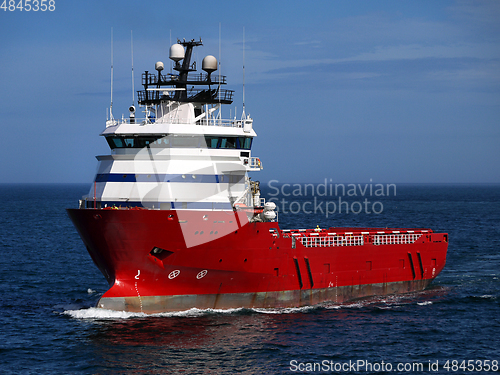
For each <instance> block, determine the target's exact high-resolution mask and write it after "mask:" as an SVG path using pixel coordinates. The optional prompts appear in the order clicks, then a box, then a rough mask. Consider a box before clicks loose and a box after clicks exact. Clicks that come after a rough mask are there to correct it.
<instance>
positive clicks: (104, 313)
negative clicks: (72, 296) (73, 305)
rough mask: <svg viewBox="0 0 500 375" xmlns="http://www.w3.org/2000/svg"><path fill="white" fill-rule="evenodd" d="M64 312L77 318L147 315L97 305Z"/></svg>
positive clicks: (125, 317) (121, 317)
mask: <svg viewBox="0 0 500 375" xmlns="http://www.w3.org/2000/svg"><path fill="white" fill-rule="evenodd" d="M63 314H66V315H69V316H71V317H72V318H75V319H129V318H137V317H145V316H147V315H146V314H144V313H133V312H126V311H114V310H106V309H99V308H97V307H90V308H88V309H81V310H66V311H64V312H63Z"/></svg>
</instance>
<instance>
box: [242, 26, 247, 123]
mask: <svg viewBox="0 0 500 375" xmlns="http://www.w3.org/2000/svg"><path fill="white" fill-rule="evenodd" d="M245 116H246V115H245V26H243V112H242V113H241V119H242V120H243V119H245Z"/></svg>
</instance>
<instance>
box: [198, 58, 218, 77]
mask: <svg viewBox="0 0 500 375" xmlns="http://www.w3.org/2000/svg"><path fill="white" fill-rule="evenodd" d="M201 68H202V69H203V70H204V71H205V72H207V73H212V72H215V71H216V70H217V59H216V58H215V57H214V56H212V55H208V56H205V58H204V59H203V62H202V63H201Z"/></svg>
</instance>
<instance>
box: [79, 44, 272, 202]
mask: <svg viewBox="0 0 500 375" xmlns="http://www.w3.org/2000/svg"><path fill="white" fill-rule="evenodd" d="M199 45H201V41H194V40H192V41H189V42H186V41H184V42H178V43H177V44H174V45H173V46H172V47H171V49H170V57H171V59H172V60H173V61H174V63H175V66H174V70H176V71H178V72H179V74H178V75H174V74H167V75H163V74H162V71H163V69H164V65H163V63H161V62H157V63H156V65H155V69H156V71H157V73H156V74H151V73H148V71H146V72H145V73H144V74H143V76H142V83H143V86H144V90H141V91H138V98H139V104H140V105H141V107H142V109H143V113H144V114H145V117H144V118H136V117H135V107H133V106H132V107H130V117H129V118H127V119H122V120H115V119H113V118H112V116H111V119H110V120H108V121H107V123H106V129H105V130H104V131H103V132H102V133H101V135H102V136H104V137H105V138H106V140H107V142H108V144H109V146H110V148H111V154H110V155H101V156H97V159H98V161H99V165H98V170H97V174H96V177H95V182H94V184H93V186H92V188H91V191H90V193H89V195H88V196H87V197H84V200H83V201H82V202H81V205H82V206H85V207H88V208H90V207H97V208H99V207H100V208H104V207H114V206H116V207H119V206H121V207H144V208H154V209H176V210H177V209H180V210H182V209H194V210H196V209H202V210H207V209H209V210H233V208H234V207H235V205H243V206H250V207H253V206H254V205H255V203H256V202H255V200H256V199H255V198H256V197H257V198H258V195H259V192H258V184H255V183H253V182H252V181H251V180H250V179H249V178H248V175H247V172H248V171H259V170H260V169H262V164H261V162H260V159H258V158H256V157H252V156H251V145H252V140H253V138H254V137H256V135H257V134H256V133H255V131H254V130H253V127H252V119H251V118H250V116H246V117H244V118H242V119H240V120H237V119H235V118H234V119H222V118H221V111H220V109H221V105H223V104H230V103H232V95H233V92H232V91H231V90H225V89H222V88H221V85H223V84H225V77H224V76H220V75H219V76H216V75H214V76H213V77H212V76H211V73H212V72H213V71H215V70H217V60H216V59H215V57H213V56H207V57H205V59H204V60H203V69H204V70H205V72H206V73H201V74H194V75H189V76H188V73H189V72H194V71H195V70H196V69H195V66H196V63H193V64H192V65H191V63H190V57H191V52H192V49H193V47H195V46H199ZM200 86H204V88H199V87H200ZM257 201H258V202H257V203H258V204H257V206H261V202H260V200H259V199H257Z"/></svg>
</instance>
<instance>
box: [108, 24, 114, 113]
mask: <svg viewBox="0 0 500 375" xmlns="http://www.w3.org/2000/svg"><path fill="white" fill-rule="evenodd" d="M109 119H110V120H113V119H114V118H113V28H111V104H110V106H109Z"/></svg>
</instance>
